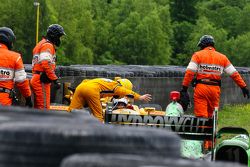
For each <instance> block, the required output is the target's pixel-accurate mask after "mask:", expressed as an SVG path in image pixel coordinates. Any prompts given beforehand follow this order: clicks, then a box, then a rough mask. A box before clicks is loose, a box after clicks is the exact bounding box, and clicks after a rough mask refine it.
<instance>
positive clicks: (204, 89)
mask: <svg viewBox="0 0 250 167" xmlns="http://www.w3.org/2000/svg"><path fill="white" fill-rule="evenodd" d="M223 72H225V73H227V74H228V75H230V77H231V78H232V79H233V80H234V81H235V83H236V84H237V85H238V86H239V87H241V88H243V87H245V86H246V83H245V82H244V80H243V79H242V78H241V76H240V74H239V73H238V72H237V71H236V69H235V68H234V66H233V65H232V64H231V63H230V61H229V60H228V58H227V57H226V56H225V55H223V54H221V53H219V52H217V51H216V50H215V48H213V47H210V46H209V47H206V48H204V49H203V50H201V51H198V52H195V53H194V54H193V56H192V59H191V61H190V63H189V65H188V67H187V70H186V73H185V76H184V80H183V82H182V85H183V86H186V87H188V86H189V84H190V83H191V81H192V79H193V78H194V76H195V75H196V79H197V80H198V81H202V83H199V82H198V84H197V85H196V87H195V89H194V114H195V116H197V117H205V118H211V117H212V115H213V111H214V108H215V107H219V100H220V86H219V84H216V83H218V82H217V81H219V82H220V80H221V75H222V73H223ZM215 81H216V82H215ZM214 82H215V84H213V83H214ZM211 83H212V84H211Z"/></svg>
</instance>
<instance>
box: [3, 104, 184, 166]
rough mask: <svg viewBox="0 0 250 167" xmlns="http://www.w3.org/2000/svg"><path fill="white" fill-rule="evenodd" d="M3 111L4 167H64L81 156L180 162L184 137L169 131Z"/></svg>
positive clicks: (79, 114) (69, 116) (77, 116)
mask: <svg viewBox="0 0 250 167" xmlns="http://www.w3.org/2000/svg"><path fill="white" fill-rule="evenodd" d="M1 109H3V110H1V112H0V120H1V123H0V143H1V145H0V166H6V167H17V166H18V167H59V165H60V163H61V161H62V159H63V158H65V157H66V156H69V155H72V154H77V153H101V154H107V153H118V154H136V155H144V156H153V155H158V156H160V157H172V158H178V157H180V139H179V137H178V136H177V135H176V134H174V133H172V132H169V131H166V130H160V129H153V128H146V127H123V126H111V125H103V124H101V123H99V122H98V123H97V122H96V121H97V120H96V119H95V118H93V117H92V116H90V115H89V114H86V112H85V114H83V113H82V112H76V113H66V112H62V111H57V112H56V111H55V112H50V111H48V112H47V111H46V112H42V111H40V112H39V111H35V110H29V109H21V108H13V107H10V108H4V107H1ZM5 111H6V112H5Z"/></svg>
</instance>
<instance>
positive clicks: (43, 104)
mask: <svg viewBox="0 0 250 167" xmlns="http://www.w3.org/2000/svg"><path fill="white" fill-rule="evenodd" d="M55 60H56V52H55V47H54V45H53V44H52V43H51V42H49V41H47V40H46V39H42V40H41V41H40V42H39V43H38V44H37V45H36V46H35V48H34V49H33V60H32V73H33V76H32V78H31V82H30V83H31V87H32V90H33V92H34V107H35V108H38V109H49V107H50V85H51V84H50V83H42V82H41V81H40V75H41V73H43V72H44V73H46V75H47V77H48V78H49V79H50V80H51V81H53V80H56V79H57V76H56V74H55V68H56V64H55Z"/></svg>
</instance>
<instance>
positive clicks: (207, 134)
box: [50, 87, 250, 166]
mask: <svg viewBox="0 0 250 167" xmlns="http://www.w3.org/2000/svg"><path fill="white" fill-rule="evenodd" d="M73 93H74V89H72V88H70V87H69V91H67V94H66V95H65V99H67V100H68V101H70V100H71V99H72V96H73ZM127 99H128V101H126V102H124V99H120V100H119V101H115V100H111V99H107V98H106V99H101V102H102V106H103V115H104V123H105V124H113V125H119V126H148V127H153V128H165V129H169V130H171V131H173V132H175V133H177V134H178V135H179V136H180V137H181V138H182V139H183V141H182V150H181V151H182V156H183V157H185V158H191V159H204V160H209V161H210V160H211V161H229V162H235V163H240V164H243V165H248V166H250V149H249V133H248V132H247V130H245V129H243V128H241V127H223V128H221V129H220V130H218V110H217V109H215V111H214V115H213V117H212V118H199V117H195V116H191V115H182V116H166V111H162V109H161V107H160V106H159V105H157V104H146V105H134V104H133V97H131V96H128V97H127ZM119 102H121V103H119ZM128 102H129V103H130V105H127V103H128ZM118 104H122V105H121V106H120V105H118ZM124 104H126V105H124ZM67 108H68V106H66V105H51V108H50V109H51V110H67ZM204 140H211V141H212V148H211V150H209V152H204V151H203V149H202V143H203V141H204Z"/></svg>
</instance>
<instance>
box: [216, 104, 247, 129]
mask: <svg viewBox="0 0 250 167" xmlns="http://www.w3.org/2000/svg"><path fill="white" fill-rule="evenodd" d="M218 126H219V129H220V128H222V127H225V126H236V127H242V128H245V129H246V130H247V131H248V132H250V104H244V105H227V106H224V107H223V109H222V110H220V111H219V122H218Z"/></svg>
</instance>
